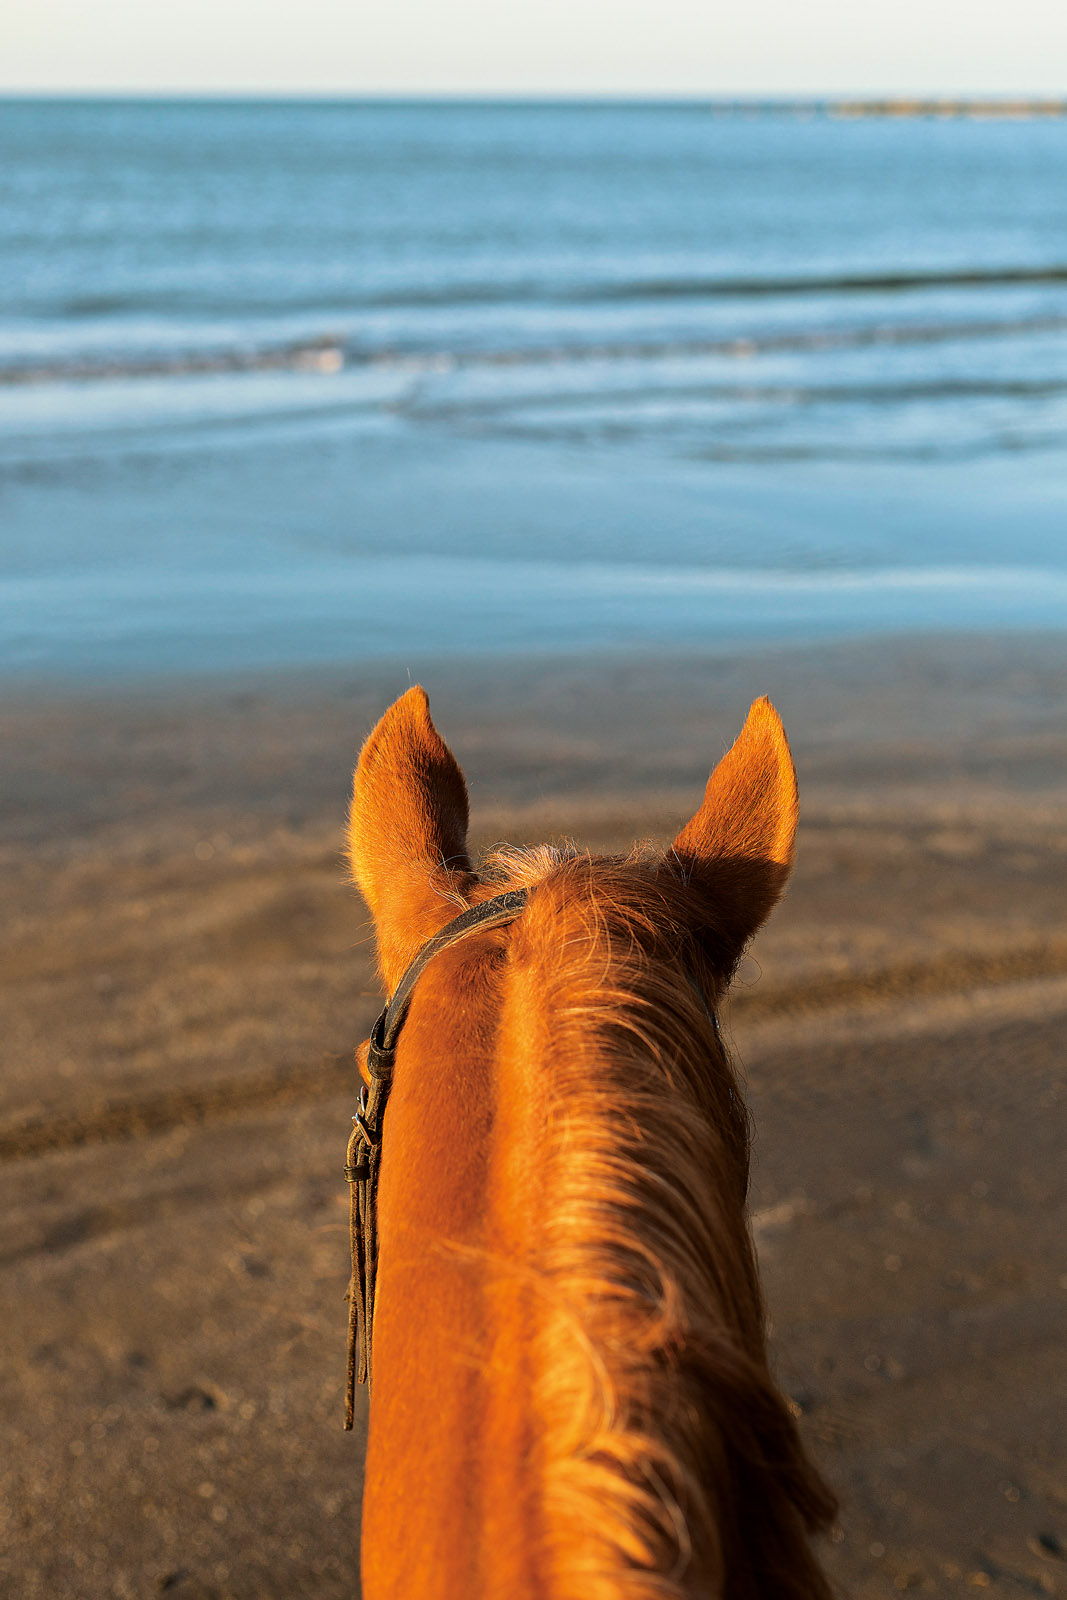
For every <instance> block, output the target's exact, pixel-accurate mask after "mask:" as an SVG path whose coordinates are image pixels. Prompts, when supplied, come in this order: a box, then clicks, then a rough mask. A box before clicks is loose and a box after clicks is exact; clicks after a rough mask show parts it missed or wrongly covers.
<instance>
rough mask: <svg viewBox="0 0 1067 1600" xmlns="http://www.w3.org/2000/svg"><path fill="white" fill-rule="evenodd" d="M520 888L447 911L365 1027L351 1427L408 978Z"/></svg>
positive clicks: (352, 1151)
mask: <svg viewBox="0 0 1067 1600" xmlns="http://www.w3.org/2000/svg"><path fill="white" fill-rule="evenodd" d="M526 896H527V891H526V890H525V889H511V890H509V891H508V893H507V894H498V895H497V896H496V898H495V899H493V900H483V901H482V903H481V905H477V906H471V907H470V909H469V910H467V911H464V912H462V913H461V915H460V916H458V917H454V918H453V919H452V921H451V922H449V923H446V925H445V926H444V927H443V928H442V929H441V931H440V933H435V934H434V936H433V938H432V939H428V940H427V941H426V943H425V944H424V945H423V946H422V948H421V950H420V951H419V952H418V954H417V955H416V957H415V959H414V960H413V961H412V962H411V965H410V966H409V967H408V968H407V970H406V971H405V973H404V975H403V977H402V978H401V980H400V982H399V983H398V984H397V986H396V988H395V989H394V990H393V996H392V999H391V1000H390V1001H389V1002H388V1004H387V1005H386V1006H385V1008H384V1009H383V1011H382V1013H381V1015H380V1016H379V1017H378V1020H377V1021H376V1022H375V1024H374V1027H373V1028H372V1029H371V1036H370V1043H369V1045H368V1047H367V1076H368V1078H369V1079H370V1083H369V1086H368V1084H366V1083H364V1084H363V1086H362V1088H361V1089H360V1094H359V1110H358V1111H357V1112H356V1114H355V1116H354V1117H353V1118H352V1134H351V1137H350V1139H349V1141H348V1154H347V1156H346V1157H345V1177H346V1178H347V1179H348V1184H349V1191H350V1195H351V1240H352V1277H351V1281H350V1283H349V1286H348V1382H347V1387H346V1390H345V1428H346V1429H348V1430H350V1429H351V1427H352V1421H353V1416H354V1413H355V1403H356V1384H357V1382H358V1383H368V1382H369V1380H370V1357H371V1329H372V1326H373V1323H374V1291H375V1284H376V1280H377V1275H378V1171H379V1168H380V1166H381V1160H382V1117H383V1115H384V1113H385V1106H386V1101H387V1100H388V1099H389V1090H390V1088H391V1087H392V1083H393V1066H394V1063H395V1060H396V1045H397V1040H398V1039H399V1037H400V1030H401V1028H402V1027H403V1026H404V1022H405V1020H406V1018H407V1014H408V1007H409V1006H410V1004H411V997H412V994H413V993H414V990H415V985H416V983H417V982H418V980H419V978H420V977H421V976H422V974H423V972H424V971H425V970H426V968H427V967H428V966H429V964H430V962H431V961H432V960H433V958H434V956H436V955H440V953H441V951H442V950H447V949H448V947H449V945H453V944H455V943H456V942H457V941H458V940H460V939H463V938H465V937H466V935H467V934H468V933H474V932H476V931H477V930H479V929H481V928H495V927H499V926H500V925H501V924H502V923H505V922H514V920H515V918H516V917H517V916H519V915H520V913H521V912H522V909H523V907H524V906H525V904H526Z"/></svg>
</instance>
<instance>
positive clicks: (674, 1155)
mask: <svg viewBox="0 0 1067 1600" xmlns="http://www.w3.org/2000/svg"><path fill="white" fill-rule="evenodd" d="M538 899H540V900H541V901H542V907H541V912H540V916H541V918H542V919H543V923H544V925H543V926H541V925H540V924H539V919H538V916H537V915H531V914H530V912H529V911H528V913H527V915H526V916H525V917H524V919H523V923H522V924H521V926H520V927H519V928H517V929H516V930H515V935H514V937H513V939H512V948H511V952H510V956H511V959H510V960H509V961H508V962H507V963H506V964H503V963H501V962H499V961H493V960H492V959H488V960H487V948H488V950H489V951H492V950H494V949H498V950H502V947H503V942H504V940H503V936H502V935H499V934H498V935H491V936H487V939H486V940H482V939H479V940H477V941H472V942H471V944H470V946H469V947H457V949H456V950H455V951H453V952H450V953H449V954H448V955H447V956H446V957H443V958H441V960H440V962H439V964H437V968H436V971H434V973H433V975H432V979H431V976H430V974H429V973H427V977H426V980H424V987H423V988H422V989H421V991H420V993H419V996H418V1000H417V1003H416V1004H415V1005H414V1006H413V1008H412V1013H411V1017H410V1019H409V1021H408V1023H407V1025H406V1029H405V1038H404V1050H403V1056H402V1059H401V1061H400V1062H399V1063H398V1073H397V1081H396V1086H395V1088H394V1092H393V1098H392V1100H391V1102H390V1109H389V1118H388V1122H387V1130H386V1137H387V1145H386V1149H385V1154H384V1158H383V1166H382V1181H381V1193H380V1219H381V1224H380V1225H381V1267H380V1277H379V1299H378V1308H377V1317H376V1326H375V1336H374V1337H375V1345H374V1384H375V1389H374V1400H373V1405H372V1410H371V1428H370V1440H369V1448H368V1459H367V1489H366V1498H365V1517H366V1522H365V1531H364V1583H365V1593H366V1595H367V1600H374V1596H375V1595H383V1596H384V1595H387V1594H388V1595H394V1594H398V1593H403V1594H404V1595H405V1596H410V1597H411V1600H419V1597H421V1596H424V1595H425V1596H429V1595H431V1594H432V1595H434V1596H435V1597H440V1600H452V1597H453V1596H455V1597H457V1600H458V1597H459V1596H464V1597H467V1596H471V1595H478V1596H496V1595H500V1596H505V1595H506V1596H508V1597H509V1600H524V1597H525V1596H530V1597H531V1600H532V1597H533V1596H537V1597H539V1600H549V1597H551V1600H570V1597H574V1600H578V1597H581V1600H618V1597H620V1596H622V1595H625V1596H626V1597H627V1600H651V1597H653V1596H655V1597H656V1600H669V1597H672V1596H679V1597H680V1596H691V1595H705V1594H706V1595H712V1594H715V1595H720V1594H729V1595H730V1596H731V1597H737V1600H741V1597H747V1596H750V1595H751V1596H755V1595H758V1594H764V1593H771V1592H773V1593H774V1594H775V1595H776V1597H781V1600H787V1597H793V1596H796V1597H801V1596H803V1597H805V1600H807V1597H816V1596H818V1597H822V1596H823V1595H825V1593H826V1591H825V1588H824V1587H822V1586H821V1580H820V1579H819V1578H818V1574H817V1572H816V1570H815V1568H814V1565H813V1563H812V1562H811V1559H810V1556H808V1555H807V1553H806V1543H805V1541H804V1538H803V1526H802V1524H803V1521H804V1520H810V1521H812V1522H814V1521H818V1520H819V1519H820V1517H822V1516H824V1515H827V1514H828V1512H827V1510H826V1507H827V1506H828V1505H829V1504H830V1502H829V1500H828V1498H827V1497H825V1495H824V1499H823V1501H822V1502H821V1503H820V1502H819V1499H818V1494H819V1492H820V1490H821V1486H819V1485H818V1483H817V1480H814V1479H812V1480H811V1481H810V1482H809V1481H808V1480H807V1479H806V1478H805V1476H804V1474H805V1471H806V1470H807V1469H806V1464H805V1463H804V1461H803V1457H802V1454H801V1452H800V1450H799V1445H798V1443H797V1441H796V1437H795V1432H794V1430H793V1426H792V1422H791V1419H790V1418H789V1416H788V1413H787V1412H786V1411H785V1408H784V1405H783V1404H782V1402H781V1400H780V1397H778V1396H777V1394H776V1391H775V1390H774V1389H773V1385H772V1384H771V1381H770V1377H769V1374H768V1372H767V1366H766V1358H765V1353H764V1347H763V1331H762V1311H761V1306H760V1299H759V1289H758V1282H757V1277H756V1271H755V1265H754V1261H753V1258H752V1253H751V1246H750V1243H749V1239H748V1234H747V1230H746V1227H745V1223H744V1217H743V1203H744V1189H745V1178H746V1171H747V1149H746V1146H745V1125H744V1116H743V1112H742V1111H741V1108H740V1102H739V1101H738V1100H737V1097H736V1092H735V1090H734V1088H733V1084H732V1079H731V1078H730V1075H729V1068H728V1066H727V1064H726V1062H725V1060H724V1058H723V1057H722V1054H721V1050H720V1049H719V1046H718V1044H717V1041H716V1040H715V1038H714V1035H713V1034H712V1032H711V1027H710V1022H709V1020H708V1018H707V1016H706V1014H704V1013H703V1011H702V1009H701V1007H700V1004H699V1001H698V998H697V997H696V996H695V995H694V993H693V991H692V989H691V988H690V986H689V985H688V984H686V983H685V982H684V981H681V982H680V984H679V983H678V982H675V983H674V985H673V988H672V987H671V985H670V984H669V983H668V984H667V987H666V989H661V990H658V989H657V980H656V979H655V977H654V975H653V976H652V977H649V975H648V974H642V975H641V981H642V982H643V981H644V980H645V978H649V982H648V986H647V987H648V993H647V995H641V996H636V997H635V995H634V994H633V992H632V991H633V984H634V974H633V972H632V971H631V972H628V973H627V972H623V971H621V970H620V965H619V963H618V962H617V961H613V960H612V949H611V940H610V938H609V939H608V940H607V943H606V944H605V945H604V947H603V948H600V945H601V943H602V941H600V940H598V938H596V937H594V938H592V939H591V938H590V937H589V930H590V921H589V916H588V912H589V907H588V906H585V907H583V906H581V905H575V904H573V903H571V902H568V901H567V900H566V897H564V899H563V900H562V902H561V903H559V904H555V905H553V904H552V903H551V901H550V898H549V897H548V896H539V897H538ZM535 906H536V901H535ZM535 906H534V907H531V910H533V909H534V908H535ZM594 912H595V908H594ZM568 918H570V919H572V920H573V919H576V921H575V926H574V927H573V928H572V929H570V930H569V929H568ZM598 918H599V913H596V914H594V916H593V926H594V930H595V928H596V927H601V930H602V931H603V930H604V928H606V924H602V923H601V922H600V921H599V920H598ZM623 965H625V963H623ZM680 1043H684V1044H685V1045H686V1047H687V1049H688V1055H685V1054H684V1052H683V1053H682V1054H679V1053H678V1048H679V1045H680ZM694 1063H695V1065H694ZM753 1419H757V1420H756V1421H754V1420H753ZM766 1450H772V1451H777V1452H778V1453H779V1455H780V1457H781V1459H782V1460H783V1462H784V1463H785V1468H784V1469H783V1471H782V1473H780V1474H779V1479H780V1481H778V1482H776V1483H771V1484H763V1483H753V1484H748V1483H746V1482H745V1481H743V1480H744V1474H743V1472H742V1473H740V1475H739V1472H738V1469H737V1466H736V1462H735V1461H734V1460H733V1459H732V1458H733V1457H739V1458H743V1457H745V1456H746V1455H747V1456H748V1457H749V1458H750V1459H751V1456H752V1453H753V1452H755V1453H756V1456H757V1458H758V1456H759V1453H760V1452H761V1451H766ZM813 1484H814V1487H813ZM805 1495H806V1496H807V1502H806V1505H807V1510H806V1511H805V1509H804V1508H805ZM798 1508H799V1509H798ZM807 1513H810V1516H808V1515H807ZM766 1517H769V1518H770V1519H771V1522H770V1525H768V1526H765V1525H764V1521H765V1518H766ZM775 1522H777V1524H778V1525H779V1526H778V1528H777V1530H776V1528H775V1526H774V1523H775ZM400 1530H402V1532H400ZM748 1546H751V1547H752V1548H748ZM757 1546H759V1547H760V1549H762V1550H763V1551H764V1554H762V1555H761V1554H759V1553H755V1554H754V1551H755V1550H756V1547H757ZM761 1561H763V1563H764V1566H765V1567H766V1569H767V1574H768V1575H767V1576H766V1581H764V1580H763V1579H761V1578H760V1575H759V1572H758V1571H757V1568H758V1566H759V1563H760V1562H761ZM728 1573H729V1574H730V1581H729V1582H727V1581H726V1579H727V1574H728Z"/></svg>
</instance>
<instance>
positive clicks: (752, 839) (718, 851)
mask: <svg viewBox="0 0 1067 1600" xmlns="http://www.w3.org/2000/svg"><path fill="white" fill-rule="evenodd" d="M796 830H797V779H796V772H795V770H794V768H793V758H792V756H791V755H790V753H789V744H788V742H787V740H786V736H785V729H784V728H783V727H782V719H781V717H780V716H779V715H778V713H777V711H776V710H775V709H774V707H773V706H772V705H771V702H770V701H769V700H767V699H763V700H757V701H756V703H755V705H753V707H752V709H751V710H750V712H749V714H748V720H747V721H746V723H745V726H744V727H743V728H742V730H741V733H740V735H739V737H738V739H737V741H736V743H735V744H734V745H733V747H732V748H731V749H730V750H728V751H727V752H726V754H725V755H724V756H723V758H722V760H721V761H720V762H719V764H718V766H717V767H716V768H715V770H714V772H713V773H712V774H711V777H710V778H709V779H708V785H707V789H706V790H705V792H704V803H703V805H702V806H701V807H700V810H699V811H698V812H697V813H696V815H695V816H694V817H692V818H691V819H690V821H689V822H687V823H686V825H685V827H684V828H683V829H682V831H681V833H680V834H679V835H678V837H677V838H676V839H675V841H674V855H675V857H676V858H677V860H678V862H679V864H680V865H681V867H682V869H683V871H684V872H685V874H686V877H687V878H688V879H689V881H690V882H691V883H694V884H696V885H697V886H698V887H700V888H703V889H706V890H707V893H708V897H709V907H708V913H709V932H711V933H712V934H713V935H718V937H719V939H720V940H721V942H722V945H723V954H724V956H725V959H726V961H727V963H728V964H729V965H733V964H734V963H735V962H736V961H737V959H738V958H739V956H740V955H741V952H742V950H743V949H744V947H745V945H746V944H747V943H748V941H749V939H751V937H752V935H753V934H754V933H755V932H756V929H757V928H759V927H760V925H761V924H762V923H763V922H765V921H766V919H767V918H768V916H769V915H770V913H771V911H772V910H773V908H774V905H775V903H776V901H777V900H778V898H779V896H780V895H781V893H782V890H783V889H784V888H785V885H786V881H787V879H788V877H789V873H790V871H791V869H792V866H793V847H794V841H795V838H796Z"/></svg>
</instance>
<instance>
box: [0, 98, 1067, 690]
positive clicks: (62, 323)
mask: <svg viewBox="0 0 1067 1600" xmlns="http://www.w3.org/2000/svg"><path fill="white" fill-rule="evenodd" d="M855 110H856V108H852V112H853V113H854V112H855ZM1002 629H1011V630H1018V629H1024V630H1031V629H1042V630H1048V629H1052V630H1065V629H1067V120H1064V119H1062V118H1055V117H1034V118H1027V117H1013V118H1007V117H991V118H981V117H973V116H956V117H938V116H926V117H900V116H886V115H863V114H860V115H857V114H843V112H842V111H841V110H840V109H836V108H834V107H833V106H816V105H811V106H804V105H801V106H773V105H772V106H755V105H733V106H728V105H719V104H714V103H708V104H696V103H685V104H621V103H620V104H616V103H594V104H578V103H545V104H527V103H401V102H357V101H346V102H325V101H315V102H310V101H307V102H286V101H269V102H268V101H263V102H253V101H194V100H184V101H177V100H175V101H167V100H151V101H149V100H144V101H118V100H115V101H108V100H93V101H73V100H71V101H64V100H18V99H8V100H4V101H0V681H2V682H4V683H6V684H7V685H8V686H9V687H11V686H18V685H26V684H31V683H36V682H49V683H60V684H62V683H66V684H69V685H74V684H84V683H93V682H100V681H103V680H112V681H114V680H119V681H121V682H132V681H139V680H141V679H143V678H146V677H151V676H159V675H170V676H177V677H190V676H203V675H204V674H208V675H219V674H227V673H231V672H235V671H238V672H240V671H248V670H258V669H260V668H279V667H281V668H286V669H288V668H291V667H313V666H324V665H348V664H352V665H358V664H359V663H361V662H366V661H368V660H396V661H397V662H400V663H406V664H407V665H408V666H409V667H411V668H412V669H413V670H418V668H419V666H420V665H421V664H422V663H423V662H426V661H429V660H432V659H438V658H442V657H454V658H456V657H464V658H468V657H469V658H478V659H483V660H484V661H485V663H486V670H491V662H492V660H493V659H494V658H499V657H501V656H504V655H520V656H530V657H539V656H544V655H546V654H549V655H551V654H559V653H566V654H568V655H573V654H582V653H597V652H599V653H604V652H619V651H621V652H664V651H680V650H684V651H688V650H694V651H702V652H710V653H715V652H734V651H737V650H745V649H751V648H755V647H759V648H764V647H766V646H773V645H777V644H785V645H790V646H791V645H797V644H804V643H812V644H818V643H820V642H821V641H825V640H839V639H869V638H875V637H881V636H889V635H900V634H908V633H912V632H919V631H924V632H931V631H933V632H937V633H943V632H946V631H950V630H954V631H971V632H977V631H987V630H1002Z"/></svg>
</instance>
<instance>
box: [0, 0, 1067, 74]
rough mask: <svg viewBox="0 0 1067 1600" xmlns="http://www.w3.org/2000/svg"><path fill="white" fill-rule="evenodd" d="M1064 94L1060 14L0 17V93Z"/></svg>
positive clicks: (873, 9)
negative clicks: (108, 91) (36, 91)
mask: <svg viewBox="0 0 1067 1600" xmlns="http://www.w3.org/2000/svg"><path fill="white" fill-rule="evenodd" d="M2 90H16V91H33V90H46V91H91V92H97V91H106V90H119V91H127V92H129V91H133V92H152V91H176V92H182V91H192V92H196V91H206V92H220V91H236V92H240V93H257V92H258V93H279V92H281V93H285V92H288V93H311V94H323V93H330V94H445V95H448V94H489V95H512V94H517V95H538V94H547V95H553V94H558V95H567V94H591V95H598V94H634V95H675V94H678V95H745V94H767V95H806V94H893V93H917V94H973V95H981V94H994V95H995V94H1027V95H1062V94H1065V93H1067V0H0V91H2Z"/></svg>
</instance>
